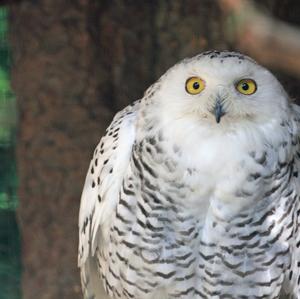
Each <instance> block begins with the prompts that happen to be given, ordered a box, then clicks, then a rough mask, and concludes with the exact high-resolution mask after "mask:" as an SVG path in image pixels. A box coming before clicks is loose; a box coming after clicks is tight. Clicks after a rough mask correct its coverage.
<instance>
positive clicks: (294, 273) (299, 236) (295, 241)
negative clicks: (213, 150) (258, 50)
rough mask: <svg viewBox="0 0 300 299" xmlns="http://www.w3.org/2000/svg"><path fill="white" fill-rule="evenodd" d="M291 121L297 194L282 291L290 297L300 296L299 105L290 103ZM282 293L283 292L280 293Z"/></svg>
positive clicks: (294, 181)
mask: <svg viewBox="0 0 300 299" xmlns="http://www.w3.org/2000/svg"><path fill="white" fill-rule="evenodd" d="M292 114H293V115H292V121H291V123H290V124H289V133H290V134H291V137H292V152H293V160H292V162H293V165H292V170H293V171H292V172H293V175H292V179H291V183H292V184H293V186H292V188H293V189H294V190H295V193H296V194H297V197H296V202H295V208H294V215H293V216H292V217H291V218H292V219H290V221H291V223H292V224H293V238H291V239H290V240H291V241H290V252H291V261H290V263H291V266H290V270H289V271H287V273H286V278H285V283H284V289H283V293H284V294H286V295H288V296H290V297H284V296H283V297H280V298H283V299H284V298H300V107H299V106H297V105H294V104H292ZM282 295H283V294H282Z"/></svg>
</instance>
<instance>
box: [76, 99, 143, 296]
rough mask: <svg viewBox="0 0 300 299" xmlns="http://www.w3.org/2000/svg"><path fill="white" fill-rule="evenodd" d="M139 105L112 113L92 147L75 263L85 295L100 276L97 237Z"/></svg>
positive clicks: (105, 226) (110, 207) (114, 197)
mask: <svg viewBox="0 0 300 299" xmlns="http://www.w3.org/2000/svg"><path fill="white" fill-rule="evenodd" d="M138 105H139V102H135V103H134V104H133V105H131V106H128V107H126V108H125V109H124V110H122V111H120V112H119V113H118V114H117V115H116V116H115V117H114V119H113V121H112V123H111V124H110V126H109V127H108V129H107V130H106V135H105V136H104V137H102V139H101V140H100V142H99V144H98V146H97V147H96V149H95V152H94V156H93V159H92V161H91V163H90V166H89V170H88V173H87V176H86V179H85V184H84V188H83V192H82V196H81V204H80V211H79V250H78V265H79V267H80V268H81V278H82V285H83V289H84V293H85V298H93V296H96V295H95V294H91V292H89V288H90V287H89V284H91V283H92V284H95V282H93V279H94V280H95V277H96V278H98V277H99V276H98V275H97V269H96V266H95V265H96V263H95V260H94V253H95V250H96V248H97V246H99V244H98V243H99V239H101V242H103V243H104V242H105V235H106V233H107V232H108V230H109V220H110V218H111V216H112V214H113V212H114V210H115V207H116V205H117V201H118V194H119V190H120V186H121V184H122V180H123V176H124V174H125V172H126V169H127V167H128V164H129V160H130V156H131V150H132V145H133V143H134V140H135V122H136V115H137V108H138ZM99 228H101V231H100V230H99ZM103 235H104V236H103ZM107 235H108V233H107ZM100 245H102V246H105V245H104V244H100ZM98 284H99V281H98ZM97 288H98V289H99V288H100V286H94V285H93V286H92V289H93V290H92V291H94V292H97V291H96V289H97ZM94 298H98V297H94Z"/></svg>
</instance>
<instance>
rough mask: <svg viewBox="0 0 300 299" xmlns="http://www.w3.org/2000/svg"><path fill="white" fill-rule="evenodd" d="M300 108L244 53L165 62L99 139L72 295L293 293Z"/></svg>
mask: <svg viewBox="0 0 300 299" xmlns="http://www.w3.org/2000/svg"><path fill="white" fill-rule="evenodd" d="M299 121H300V109H299V108H298V107H297V106H296V105H294V104H292V103H290V101H289V97H288V95H287V93H286V92H285V91H284V89H283V87H282V86H281V84H280V83H279V82H278V81H277V79H276V78H275V77H274V76H273V75H272V74H271V73H270V72H269V71H268V70H266V69H265V68H264V67H262V66H260V65H259V64H257V63H256V62H255V61H253V60H252V59H251V58H249V57H247V56H244V55H242V54H239V53H235V52H218V51H210V52H205V53H203V54H200V55H198V56H195V57H193V58H188V59H185V60H183V61H182V62H180V63H178V64H176V65H175V66H173V67H172V68H170V69H169V70H168V71H167V72H166V73H165V74H164V75H163V76H162V77H161V78H160V79H159V80H158V81H157V82H156V83H154V84H153V85H152V86H151V87H150V88H149V89H148V90H147V91H146V92H145V95H144V97H143V98H142V99H141V100H139V101H136V102H134V103H133V104H132V105H130V106H128V107H126V108H125V109H124V110H122V111H121V112H119V113H118V114H117V115H116V116H115V118H114V119H113V121H112V123H111V125H110V126H109V127H108V129H107V132H106V135H105V136H104V137H103V138H102V139H101V140H100V143H99V145H98V146H97V148H96V150H95V152H94V155H93V159H92V161H91V163H90V167H89V170H88V174H87V177H86V181H85V185H84V189H83V193H82V198H81V206H80V215H79V258H78V259H79V267H80V268H81V279H82V286H83V292H84V297H85V298H86V299H88V298H89V299H91V298H94V299H101V295H100V288H101V287H102V284H103V286H104V289H105V291H106V293H107V294H108V296H109V297H110V298H114V299H117V298H121V299H125V298H126V299H175V298H176V299H178V298H179V299H194V298H221V299H230V298H239V299H241V298H280V297H282V296H284V295H285V294H286V295H287V296H289V297H288V298H300V287H299V284H300V232H299V225H300V224H299V221H300V216H299V215H300V204H299V195H300V190H299V188H300V182H299V178H298V172H299V166H300V164H299V157H300V151H299Z"/></svg>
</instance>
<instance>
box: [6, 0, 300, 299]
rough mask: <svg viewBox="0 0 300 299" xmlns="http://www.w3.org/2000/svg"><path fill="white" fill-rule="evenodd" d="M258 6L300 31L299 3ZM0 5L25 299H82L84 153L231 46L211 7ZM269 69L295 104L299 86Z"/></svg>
mask: <svg viewBox="0 0 300 299" xmlns="http://www.w3.org/2000/svg"><path fill="white" fill-rule="evenodd" d="M256 2H257V3H258V4H260V10H261V11H262V12H263V13H265V14H266V15H269V16H273V17H274V18H277V19H279V20H283V21H285V22H287V23H289V24H290V25H295V26H297V25H299V23H300V2H299V1H297V0H274V1H271V0H266V1H256ZM0 4H1V2H0ZM3 4H6V5H7V6H8V8H9V12H10V17H9V36H10V44H11V49H12V61H13V65H12V87H13V90H14V92H15V95H16V98H17V104H18V116H19V120H18V131H17V143H16V157H17V167H18V174H19V191H18V194H19V207H18V209H17V219H18V223H19V228H20V231H21V236H22V245H21V248H22V254H21V256H22V265H23V272H22V295H23V298H24V299H57V298H64V299H79V298H81V288H80V282H79V273H78V269H77V238H78V237H77V234H78V232H77V219H78V210H79V201H80V195H81V190H82V186H83V182H84V177H85V174H86V171H87V168H88V164H89V160H90V158H91V154H92V152H93V149H94V147H95V145H96V144H97V142H98V141H99V139H100V137H101V135H102V134H103V132H104V130H105V128H106V126H107V125H108V124H109V122H110V120H111V119H112V117H113V115H114V114H115V113H116V112H117V111H118V110H119V109H121V108H123V107H124V106H126V105H127V104H128V103H130V102H132V101H134V100H136V99H138V98H140V97H142V95H143V91H144V90H145V89H146V88H147V87H148V86H149V85H150V84H151V83H153V82H154V81H155V80H156V79H157V78H158V77H159V76H160V75H162V74H163V73H164V72H165V71H166V70H167V69H168V68H169V67H170V66H172V65H173V64H174V63H176V62H177V61H178V60H180V59H183V58H184V57H186V56H192V55H194V54H198V53H199V52H202V51H204V50H207V49H219V50H222V49H229V50H237V48H238V46H237V43H235V40H234V39H232V38H229V37H228V32H227V29H228V27H227V25H226V24H227V17H226V16H225V15H224V13H223V11H221V9H220V6H219V3H218V1H213V0H187V1H183V0H181V1H179V0H173V1H171V0H169V1H168V0H162V1H158V0H155V1H130V0H128V1H113V0H111V1H104V0H94V1H92V0H23V1H22V0H20V1H6V2H5V3H4V2H3ZM244 52H247V49H244ZM248 54H250V55H251V53H248ZM258 58H259V57H258ZM258 60H259V59H258ZM260 62H261V63H263V64H264V61H260ZM268 67H269V68H271V69H272V70H273V71H274V72H275V73H276V75H277V76H278V77H279V79H280V80H281V81H282V83H283V84H284V86H285V87H286V89H287V90H288V92H289V93H290V95H291V97H292V98H295V99H297V98H298V97H299V92H300V85H299V78H297V77H296V75H291V74H289V73H288V72H285V73H283V72H281V71H280V69H277V68H275V67H274V68H273V67H272V65H269V66H268ZM0 167H1V166H0ZM7 299H10V298H7Z"/></svg>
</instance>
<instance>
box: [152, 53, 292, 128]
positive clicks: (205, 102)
mask: <svg viewBox="0 0 300 299" xmlns="http://www.w3.org/2000/svg"><path fill="white" fill-rule="evenodd" d="M160 81H161V87H160V89H159V91H158V98H159V102H160V105H161V106H162V107H161V109H162V111H165V112H166V113H167V114H168V117H172V118H173V119H181V118H192V119H194V120H198V121H202V122H206V123H213V124H214V125H224V124H231V123H237V122H241V121H247V122H249V121H250V122H268V121H270V119H273V118H276V119H279V118H281V116H282V115H283V114H284V113H285V111H287V109H288V101H287V99H288V97H287V95H286V93H285V91H284V89H283V88H282V86H281V84H280V83H279V82H278V81H277V79H276V78H275V77H274V76H273V75H272V74H271V73H270V72H269V71H268V70H266V69H265V68H263V67H262V66H260V65H258V64H257V63H255V62H254V61H253V60H252V59H250V58H249V57H246V56H243V55H241V54H238V53H234V52H217V51H214V52H208V53H204V54H201V55H199V56H196V57H193V58H191V59H186V60H184V61H183V62H181V63H179V64H177V65H175V66H174V67H173V68H171V69H170V70H169V71H168V72H167V73H166V74H165V75H164V76H163V77H162V78H161V80H160Z"/></svg>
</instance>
